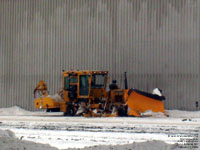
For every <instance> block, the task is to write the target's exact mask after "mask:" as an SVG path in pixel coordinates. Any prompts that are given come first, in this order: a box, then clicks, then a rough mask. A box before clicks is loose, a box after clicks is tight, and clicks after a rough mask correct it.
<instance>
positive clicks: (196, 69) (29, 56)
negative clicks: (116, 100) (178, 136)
mask: <svg viewBox="0 0 200 150" xmlns="http://www.w3.org/2000/svg"><path fill="white" fill-rule="evenodd" d="M199 11H200V0H191V1H187V0H75V1H74V0H40V1H38V0H15V1H12V0H0V62H1V66H0V97H1V99H0V107H8V106H13V105H19V106H21V107H24V108H26V109H30V110H33V109H34V108H33V94H32V93H33V89H34V87H35V86H36V84H37V82H38V81H39V80H45V81H46V82H47V84H48V87H49V91H50V93H51V94H53V93H55V92H56V91H58V89H59V88H61V86H62V76H61V72H62V70H63V69H65V70H69V69H86V70H92V69H95V70H108V71H109V72H110V79H111V80H112V79H117V80H118V83H119V85H120V87H122V88H123V86H124V85H123V80H124V79H123V73H124V71H127V72H128V80H129V87H132V88H139V89H141V90H145V91H149V92H151V91H152V89H153V88H154V87H159V88H161V89H163V91H164V95H166V97H167V101H166V102H165V106H166V108H167V109H184V110H195V109H196V108H195V102H196V101H199V103H200V100H199V99H200V61H199V58H200V54H199V51H200V47H199V41H200V16H199V15H200V12H199Z"/></svg>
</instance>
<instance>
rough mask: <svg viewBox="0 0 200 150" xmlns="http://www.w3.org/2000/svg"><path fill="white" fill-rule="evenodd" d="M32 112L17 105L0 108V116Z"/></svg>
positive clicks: (30, 113) (29, 113)
mask: <svg viewBox="0 0 200 150" xmlns="http://www.w3.org/2000/svg"><path fill="white" fill-rule="evenodd" d="M32 114H33V113H32V112H30V111H27V110H24V109H22V108H20V107H18V106H13V107H9V108H0V116H20V115H32Z"/></svg>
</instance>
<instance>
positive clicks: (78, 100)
mask: <svg viewBox="0 0 200 150" xmlns="http://www.w3.org/2000/svg"><path fill="white" fill-rule="evenodd" d="M107 83H108V72H107V71H79V70H78V71H63V88H62V90H61V91H59V92H58V94H57V95H54V96H51V95H49V94H48V91H47V85H46V83H45V82H44V81H40V82H39V83H38V85H37V86H36V88H35V89H34V95H36V94H37V93H39V97H38V98H36V99H35V101H34V106H35V107H36V108H38V109H46V110H47V111H60V112H64V115H66V116H86V117H92V116H93V117H102V116H105V117H111V116H142V113H144V112H146V111H148V110H151V111H152V112H162V113H164V111H165V110H164V104H163V100H165V98H164V96H162V95H161V92H158V94H155V93H154V94H151V93H147V92H143V91H140V90H136V89H127V87H128V85H127V78H126V74H125V89H120V88H118V86H117V84H116V80H113V82H112V84H111V85H110V86H109V90H108V91H106V89H107Z"/></svg>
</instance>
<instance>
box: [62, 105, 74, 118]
mask: <svg viewBox="0 0 200 150" xmlns="http://www.w3.org/2000/svg"><path fill="white" fill-rule="evenodd" d="M74 115H75V111H74V107H73V105H72V104H68V105H67V107H66V111H65V113H64V116H74Z"/></svg>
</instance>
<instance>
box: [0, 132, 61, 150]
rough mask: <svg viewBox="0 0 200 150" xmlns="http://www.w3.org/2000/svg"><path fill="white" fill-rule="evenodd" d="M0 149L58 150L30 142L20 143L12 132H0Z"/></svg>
mask: <svg viewBox="0 0 200 150" xmlns="http://www.w3.org/2000/svg"><path fill="white" fill-rule="evenodd" d="M0 149H1V150H58V149H57V148H54V147H51V146H49V145H48V144H38V143H34V142H30V141H22V140H20V139H17V138H15V135H14V133H13V132H11V131H9V130H0Z"/></svg>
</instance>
